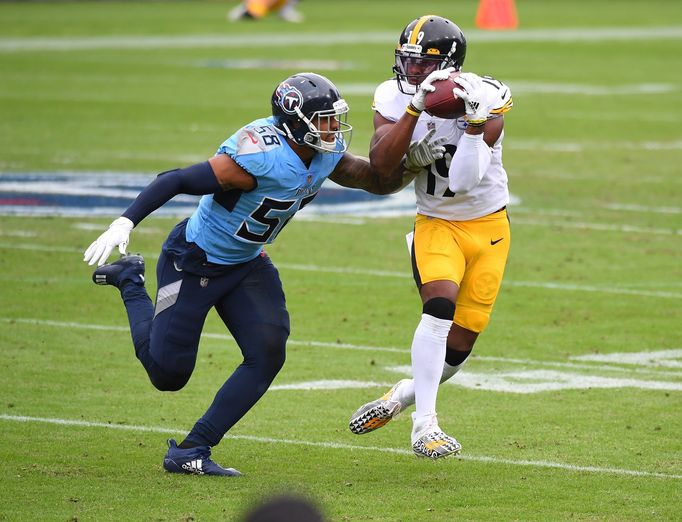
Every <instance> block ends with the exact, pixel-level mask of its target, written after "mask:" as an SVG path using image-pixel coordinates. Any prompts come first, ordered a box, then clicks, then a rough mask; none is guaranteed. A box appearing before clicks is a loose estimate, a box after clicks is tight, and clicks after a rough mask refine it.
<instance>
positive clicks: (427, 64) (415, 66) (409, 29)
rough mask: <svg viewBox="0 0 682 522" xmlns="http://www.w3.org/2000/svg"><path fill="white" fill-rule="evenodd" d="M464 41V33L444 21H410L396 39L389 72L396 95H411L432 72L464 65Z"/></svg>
mask: <svg viewBox="0 0 682 522" xmlns="http://www.w3.org/2000/svg"><path fill="white" fill-rule="evenodd" d="M466 52H467V41H466V38H464V33H462V30H461V29H460V28H459V27H457V25H455V24H454V23H453V22H451V21H450V20H448V19H447V18H443V17H441V16H436V15H426V16H421V17H419V18H417V19H415V20H412V21H411V22H410V23H409V24H407V26H406V27H405V29H403V32H402V33H401V35H400V40H399V42H398V46H397V47H396V50H395V65H394V66H393V72H394V73H395V75H396V80H397V81H398V87H399V89H400V92H403V93H406V94H414V93H415V92H416V90H417V88H418V87H419V84H420V83H421V82H423V81H424V79H425V78H426V77H427V76H428V75H429V74H430V73H432V72H433V71H437V70H440V69H446V68H448V67H454V69H455V70H456V71H459V70H460V69H461V68H462V65H463V64H464V58H465V56H466Z"/></svg>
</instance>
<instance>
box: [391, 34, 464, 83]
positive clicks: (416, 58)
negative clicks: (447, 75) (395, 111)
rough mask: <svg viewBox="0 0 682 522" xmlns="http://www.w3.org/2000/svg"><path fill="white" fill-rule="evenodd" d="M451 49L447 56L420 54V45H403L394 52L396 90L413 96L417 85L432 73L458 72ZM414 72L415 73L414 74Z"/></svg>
mask: <svg viewBox="0 0 682 522" xmlns="http://www.w3.org/2000/svg"><path fill="white" fill-rule="evenodd" d="M455 47H456V43H455V44H454V45H453V49H452V50H451V51H450V52H449V53H448V54H444V55H443V54H435V53H429V52H428V51H427V52H426V53H423V52H422V46H421V45H414V44H408V43H406V44H403V45H402V46H401V47H400V48H399V49H396V51H395V65H394V66H393V72H394V73H395V76H396V80H397V81H398V88H399V89H400V92H402V93H404V94H415V93H416V92H417V89H419V85H421V83H422V82H423V81H424V80H425V79H426V77H427V76H428V75H429V74H431V73H432V72H433V71H439V70H442V69H447V68H448V67H454V68H455V70H459V69H460V67H459V66H458V65H457V64H456V63H455V62H454V61H453V60H452V54H453V52H454V48H455ZM429 51H430V49H429ZM414 71H417V73H416V74H415V73H414Z"/></svg>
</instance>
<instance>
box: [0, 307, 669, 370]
mask: <svg viewBox="0 0 682 522" xmlns="http://www.w3.org/2000/svg"><path fill="white" fill-rule="evenodd" d="M0 321H2V322H5V323H20V324H32V325H36V326H50V327H55V328H72V329H82V330H99V331H111V332H128V331H129V328H128V327H127V326H109V325H101V324H91V323H87V324H86V323H78V322H70V321H51V320H47V319H34V318H25V317H24V318H12V317H0ZM201 337H202V338H204V339H215V340H224V341H229V342H235V341H234V338H233V337H232V336H230V335H227V334H219V333H202V335H201ZM287 344H288V345H290V346H309V347H313V348H332V349H337V350H353V351H361V352H374V353H380V352H386V353H402V354H409V353H410V349H409V348H407V347H405V348H398V347H393V346H368V345H362V344H351V343H336V342H324V341H310V340H307V341H306V340H297V339H289V340H288V341H287ZM475 361H483V362H501V363H505V364H519V365H523V366H548V367H560V368H571V369H586V370H592V371H596V370H606V371H611V372H625V373H640V374H647V375H657V376H661V375H667V376H673V377H682V372H678V371H665V369H664V370H656V369H654V368H650V369H644V368H632V367H622V366H615V365H607V364H589V363H574V362H560V361H540V360H537V359H516V358H511V357H495V356H485V355H482V356H479V355H474V356H473V357H472V362H475ZM613 362H614V363H615V364H618V363H621V362H622V363H623V364H627V361H619V360H615V361H613Z"/></svg>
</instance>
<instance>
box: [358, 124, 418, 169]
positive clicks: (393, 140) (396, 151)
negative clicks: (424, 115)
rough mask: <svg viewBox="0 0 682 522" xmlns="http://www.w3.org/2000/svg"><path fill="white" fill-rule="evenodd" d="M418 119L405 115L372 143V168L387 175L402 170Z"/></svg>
mask: <svg viewBox="0 0 682 522" xmlns="http://www.w3.org/2000/svg"><path fill="white" fill-rule="evenodd" d="M418 119H419V117H418V116H414V115H412V114H409V113H405V114H404V115H403V116H402V117H401V118H400V119H399V120H398V121H397V122H396V123H395V124H393V125H391V126H390V129H389V130H388V131H387V132H386V133H384V134H383V135H381V136H380V137H378V138H375V139H374V140H373V141H372V144H371V146H370V151H369V161H370V163H371V164H372V168H374V169H376V170H377V171H379V172H381V173H383V174H385V175H390V174H392V173H394V172H395V171H396V170H397V169H400V164H401V162H402V160H403V157H404V155H405V153H406V152H407V150H408V148H409V146H410V142H411V140H412V133H413V132H414V128H415V127H416V125H417V120H418ZM375 136H376V135H375ZM401 172H402V169H401Z"/></svg>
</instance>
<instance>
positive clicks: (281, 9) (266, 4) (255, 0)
mask: <svg viewBox="0 0 682 522" xmlns="http://www.w3.org/2000/svg"><path fill="white" fill-rule="evenodd" d="M296 4H298V0H243V1H242V2H240V3H239V5H237V6H235V7H234V9H232V10H231V11H230V12H229V13H228V14H227V17H228V19H229V20H230V21H232V22H236V21H238V20H244V19H252V20H258V19H260V18H264V17H266V16H267V15H268V14H270V13H274V12H277V14H278V15H279V17H280V18H281V19H282V20H284V21H285V22H292V23H300V22H302V21H303V15H302V14H301V13H300V12H299V11H297V10H296Z"/></svg>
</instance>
